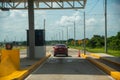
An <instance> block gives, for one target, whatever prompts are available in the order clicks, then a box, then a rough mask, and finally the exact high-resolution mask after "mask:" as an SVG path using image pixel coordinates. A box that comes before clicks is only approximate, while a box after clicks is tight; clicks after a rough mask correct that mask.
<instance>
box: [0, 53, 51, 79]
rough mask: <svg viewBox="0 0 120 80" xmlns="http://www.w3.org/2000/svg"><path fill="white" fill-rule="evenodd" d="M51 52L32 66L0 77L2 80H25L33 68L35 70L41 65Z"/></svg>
mask: <svg viewBox="0 0 120 80" xmlns="http://www.w3.org/2000/svg"><path fill="white" fill-rule="evenodd" d="M50 56H51V54H48V55H47V56H46V57H44V58H42V59H41V60H40V61H38V62H37V63H35V64H34V65H32V66H30V67H29V68H27V69H25V70H19V71H14V72H13V73H12V74H10V75H8V76H4V77H0V80H24V79H25V78H26V77H27V76H28V75H29V74H30V73H31V72H32V71H33V70H35V69H36V68H37V67H38V66H39V65H41V64H42V63H43V62H44V61H45V60H47V59H48V58H49V57H50Z"/></svg>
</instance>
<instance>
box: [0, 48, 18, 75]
mask: <svg viewBox="0 0 120 80" xmlns="http://www.w3.org/2000/svg"><path fill="white" fill-rule="evenodd" d="M19 55H20V54H19V50H18V49H13V50H6V49H3V50H1V63H0V76H6V75H9V74H11V73H12V72H13V71H15V70H18V69H20V57H19Z"/></svg>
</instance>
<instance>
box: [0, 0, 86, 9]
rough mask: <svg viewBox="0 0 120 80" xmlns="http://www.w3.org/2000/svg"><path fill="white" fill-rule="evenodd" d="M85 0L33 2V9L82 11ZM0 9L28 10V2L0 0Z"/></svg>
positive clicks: (44, 0)
mask: <svg viewBox="0 0 120 80" xmlns="http://www.w3.org/2000/svg"><path fill="white" fill-rule="evenodd" d="M86 1H87V0H34V9H84V8H85V5H86ZM0 9H2V10H7V9H28V0H0Z"/></svg>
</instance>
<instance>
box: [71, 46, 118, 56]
mask: <svg viewBox="0 0 120 80" xmlns="http://www.w3.org/2000/svg"><path fill="white" fill-rule="evenodd" d="M70 48H74V49H83V47H79V46H70ZM86 50H87V51H88V52H93V53H105V50H104V48H94V49H93V48H88V47H87V48H86ZM107 54H109V55H113V56H116V57H120V50H118V51H117V50H110V49H108V53H107Z"/></svg>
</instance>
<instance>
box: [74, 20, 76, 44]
mask: <svg viewBox="0 0 120 80" xmlns="http://www.w3.org/2000/svg"><path fill="white" fill-rule="evenodd" d="M75 38H76V34H75V21H74V46H76V39H75Z"/></svg>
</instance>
